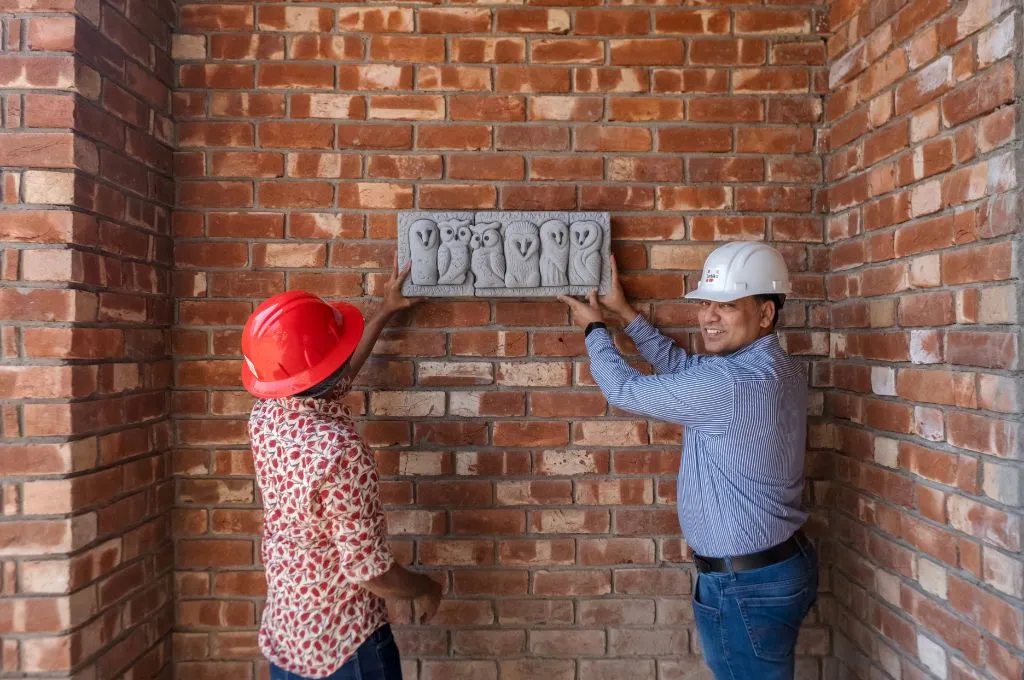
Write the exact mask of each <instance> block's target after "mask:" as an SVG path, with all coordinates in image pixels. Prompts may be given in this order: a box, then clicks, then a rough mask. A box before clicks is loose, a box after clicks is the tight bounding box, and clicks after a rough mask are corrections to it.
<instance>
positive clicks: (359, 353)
mask: <svg viewBox="0 0 1024 680" xmlns="http://www.w3.org/2000/svg"><path fill="white" fill-rule="evenodd" d="M410 269H412V263H411V262H410V263H409V264H407V265H406V266H405V269H403V270H402V271H398V254H397V253H396V254H395V263H394V268H393V269H392V272H391V278H390V279H388V282H387V283H386V284H385V285H384V300H383V301H382V302H381V303H380V305H379V306H378V307H377V308H376V309H375V310H374V311H373V313H372V314H371V315H370V316H369V318H368V319H367V320H366V325H365V326H364V327H363V337H362V338H360V340H359V345H357V346H356V351H355V352H353V353H352V356H351V357H350V358H349V360H348V368H347V369H345V374H346V375H347V376H348V377H350V378H352V379H355V377H356V375H358V374H359V371H360V369H362V367H363V364H365V363H366V360H367V359H368V358H369V356H370V353H371V352H373V346H374V345H376V344H377V339H378V338H379V337H380V334H381V332H382V331H383V330H384V328H385V327H386V326H387V325H388V321H390V320H391V317H392V316H394V315H395V313H396V312H400V311H402V310H404V309H408V308H409V307H412V306H413V305H415V304H417V303H418V302H419V301H420V299H419V298H407V297H405V296H404V295H402V284H403V283H404V282H405V279H406V277H407V276H409V270H410Z"/></svg>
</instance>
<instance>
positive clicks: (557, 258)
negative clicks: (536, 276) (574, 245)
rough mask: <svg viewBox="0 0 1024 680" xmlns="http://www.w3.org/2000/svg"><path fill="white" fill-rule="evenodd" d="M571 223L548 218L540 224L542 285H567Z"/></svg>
mask: <svg viewBox="0 0 1024 680" xmlns="http://www.w3.org/2000/svg"><path fill="white" fill-rule="evenodd" d="M568 266H569V225H567V224H566V223H565V222H563V221H562V220H548V221H547V222H545V223H544V224H542V225H540V283H541V285H542V286H565V285H568V283H569V279H568V277H567V275H566V270H567V268H568Z"/></svg>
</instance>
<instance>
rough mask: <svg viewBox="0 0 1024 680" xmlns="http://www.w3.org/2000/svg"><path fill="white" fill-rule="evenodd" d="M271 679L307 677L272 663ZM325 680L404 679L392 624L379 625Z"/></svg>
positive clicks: (300, 679)
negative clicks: (343, 663) (392, 632)
mask: <svg viewBox="0 0 1024 680" xmlns="http://www.w3.org/2000/svg"><path fill="white" fill-rule="evenodd" d="M270 680H306V678H304V677H303V676H301V675H296V674H295V673H289V672H288V671H286V670H283V669H281V668H278V667H277V666H275V665H273V664H271V665H270ZM325 680H402V662H401V659H400V658H399V656H398V645H396V644H395V638H394V636H393V635H392V634H391V626H388V625H384V626H381V627H380V628H378V629H377V632H375V633H374V634H373V635H371V636H370V637H369V638H367V639H366V642H364V643H363V644H361V645H359V649H357V650H356V653H355V654H353V655H352V656H351V657H349V660H348V661H346V662H345V665H344V666H342V667H341V668H339V669H338V670H336V671H334V673H332V674H331V675H329V676H327V677H326V678H325Z"/></svg>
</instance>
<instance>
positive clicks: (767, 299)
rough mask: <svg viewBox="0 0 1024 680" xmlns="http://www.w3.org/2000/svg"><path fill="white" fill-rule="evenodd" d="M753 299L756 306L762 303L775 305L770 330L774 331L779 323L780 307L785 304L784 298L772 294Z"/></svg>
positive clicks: (783, 296)
mask: <svg viewBox="0 0 1024 680" xmlns="http://www.w3.org/2000/svg"><path fill="white" fill-rule="evenodd" d="M754 299H755V300H757V303H758V304H761V303H762V302H771V303H773V304H774V305H775V316H774V317H772V329H774V328H775V326H776V325H778V323H779V311H780V310H781V309H782V305H783V304H785V302H786V296H785V295H778V294H776V293H772V294H770V295H755V296H754Z"/></svg>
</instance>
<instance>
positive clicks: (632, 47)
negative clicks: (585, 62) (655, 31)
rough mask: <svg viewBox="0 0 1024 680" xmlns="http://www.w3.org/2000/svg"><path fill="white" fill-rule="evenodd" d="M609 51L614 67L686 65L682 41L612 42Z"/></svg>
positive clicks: (644, 40) (635, 40)
mask: <svg viewBox="0 0 1024 680" xmlns="http://www.w3.org/2000/svg"><path fill="white" fill-rule="evenodd" d="M609 49H610V56H611V63H612V65H614V66H672V65H680V66H681V65H682V64H683V63H685V61H684V59H683V42H682V41H681V40H669V39H642V40H637V39H633V40H611V41H609Z"/></svg>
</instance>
